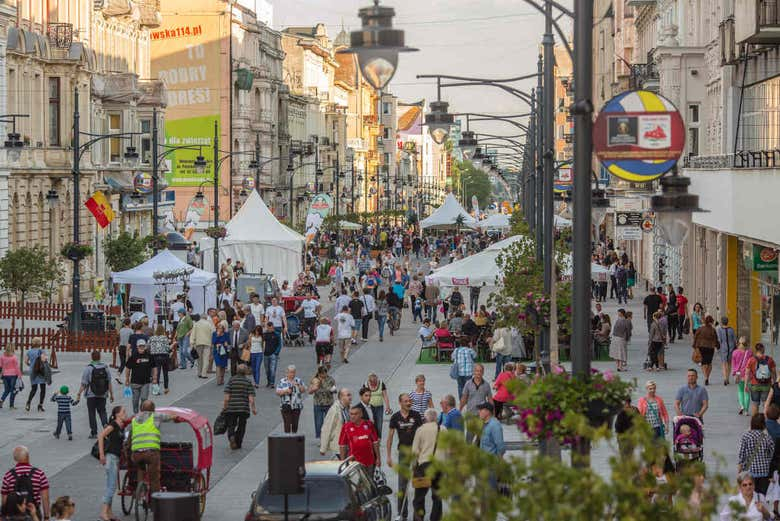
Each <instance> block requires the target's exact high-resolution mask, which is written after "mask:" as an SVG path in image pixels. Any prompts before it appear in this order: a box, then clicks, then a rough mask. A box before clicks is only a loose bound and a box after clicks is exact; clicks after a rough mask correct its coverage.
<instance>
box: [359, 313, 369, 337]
mask: <svg viewBox="0 0 780 521" xmlns="http://www.w3.org/2000/svg"><path fill="white" fill-rule="evenodd" d="M370 324H371V315H366V316H364V317H363V320H361V321H360V325H361V329H362V330H363V340H367V339H368V326H369V325H370Z"/></svg>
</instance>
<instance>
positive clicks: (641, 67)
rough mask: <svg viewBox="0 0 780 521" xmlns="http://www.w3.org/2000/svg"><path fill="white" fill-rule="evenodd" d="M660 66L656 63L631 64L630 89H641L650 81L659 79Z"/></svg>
mask: <svg viewBox="0 0 780 521" xmlns="http://www.w3.org/2000/svg"><path fill="white" fill-rule="evenodd" d="M660 78H661V77H660V75H659V74H658V67H656V65H655V63H653V62H650V63H635V64H633V65H631V70H630V72H629V77H628V86H629V88H630V89H641V88H642V87H643V86H644V84H645V83H646V82H648V81H659V80H660Z"/></svg>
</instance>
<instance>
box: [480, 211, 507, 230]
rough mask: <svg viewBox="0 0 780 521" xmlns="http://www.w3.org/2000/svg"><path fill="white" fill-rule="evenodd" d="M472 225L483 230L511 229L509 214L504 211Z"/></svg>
mask: <svg viewBox="0 0 780 521" xmlns="http://www.w3.org/2000/svg"><path fill="white" fill-rule="evenodd" d="M472 227H473V228H479V229H481V230H507V229H509V216H508V215H506V214H503V213H494V214H493V215H489V216H487V217H486V218H485V219H482V220H481V221H479V222H477V223H476V224H473V225H472Z"/></svg>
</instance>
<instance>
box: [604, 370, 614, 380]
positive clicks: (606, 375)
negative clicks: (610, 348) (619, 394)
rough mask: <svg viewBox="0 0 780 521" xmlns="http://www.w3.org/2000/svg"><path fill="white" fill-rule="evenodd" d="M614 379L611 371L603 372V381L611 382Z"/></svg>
mask: <svg viewBox="0 0 780 521" xmlns="http://www.w3.org/2000/svg"><path fill="white" fill-rule="evenodd" d="M614 378H615V375H614V373H613V372H612V371H610V370H609V369H607V370H606V371H604V381H606V382H611V381H612V380H613V379H614Z"/></svg>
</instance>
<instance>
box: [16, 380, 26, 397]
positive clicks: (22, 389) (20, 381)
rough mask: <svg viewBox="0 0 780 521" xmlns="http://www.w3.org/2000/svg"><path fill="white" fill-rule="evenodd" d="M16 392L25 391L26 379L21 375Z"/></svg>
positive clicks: (17, 381)
mask: <svg viewBox="0 0 780 521" xmlns="http://www.w3.org/2000/svg"><path fill="white" fill-rule="evenodd" d="M15 387H16V391H15V392H16V394H19V393H20V392H22V391H24V379H23V378H22V377H21V376H20V377H18V378H17V379H16V386H15Z"/></svg>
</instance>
